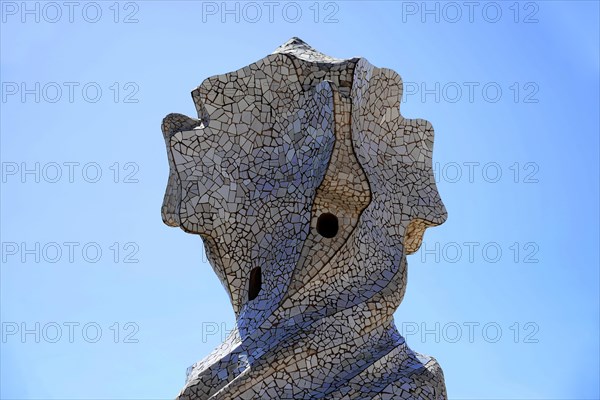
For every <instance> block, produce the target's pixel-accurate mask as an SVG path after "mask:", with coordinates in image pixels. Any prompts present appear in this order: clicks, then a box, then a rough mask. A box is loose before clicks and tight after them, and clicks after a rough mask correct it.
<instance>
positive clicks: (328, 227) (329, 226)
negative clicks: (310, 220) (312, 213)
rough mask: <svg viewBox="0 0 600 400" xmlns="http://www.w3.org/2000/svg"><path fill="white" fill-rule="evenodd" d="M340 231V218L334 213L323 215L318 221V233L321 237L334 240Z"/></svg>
mask: <svg viewBox="0 0 600 400" xmlns="http://www.w3.org/2000/svg"><path fill="white" fill-rule="evenodd" d="M338 229H339V225H338V218H337V217H336V216H335V215H333V214H332V213H323V214H321V215H319V218H318V219H317V232H319V235H321V236H323V237H326V238H332V237H334V236H335V235H337V233H338Z"/></svg>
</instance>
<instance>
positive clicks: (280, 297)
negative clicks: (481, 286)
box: [162, 38, 446, 400]
mask: <svg viewBox="0 0 600 400" xmlns="http://www.w3.org/2000/svg"><path fill="white" fill-rule="evenodd" d="M401 96H402V80H401V78H400V76H399V75H398V74H397V73H395V72H394V71H392V70H389V69H385V68H377V67H374V66H373V65H371V64H370V63H369V62H368V61H367V60H365V59H364V58H351V59H336V58H332V57H329V56H326V55H324V54H321V53H319V52H317V51H316V50H314V49H313V48H311V47H310V46H308V45H307V44H306V43H304V42H302V41H301V40H300V39H297V38H292V39H291V40H290V41H288V42H287V43H285V44H284V45H282V46H281V47H279V48H278V49H276V50H275V52H274V53H273V54H271V55H268V56H266V57H265V58H263V59H261V60H259V61H257V62H255V63H253V64H250V65H248V66H246V67H244V68H242V69H239V70H237V71H234V72H230V73H227V74H223V75H218V76H214V77H211V78H208V79H206V80H205V81H204V82H203V83H202V84H201V85H200V86H199V87H198V88H197V89H195V90H194V91H193V92H192V97H193V100H194V103H195V105H196V109H197V112H198V118H190V117H187V116H185V115H181V114H169V115H168V116H167V117H165V119H164V120H163V123H162V131H163V135H164V138H165V142H166V146H167V152H168V157H169V166H170V175H169V182H168V186H167V190H166V194H165V199H164V202H163V207H162V216H163V221H164V222H165V223H166V224H168V225H170V226H179V227H181V228H182V229H183V230H185V231H186V232H190V233H194V234H199V235H200V236H201V237H202V239H203V241H204V245H205V249H206V252H207V255H208V258H209V261H210V264H211V266H212V268H213V269H214V271H215V273H216V274H217V276H218V277H219V279H220V281H221V283H222V284H223V286H224V288H225V290H226V292H227V294H228V295H229V298H230V300H231V304H232V306H233V310H234V312H235V315H236V328H235V329H234V330H233V331H232V332H231V334H230V335H229V337H228V338H227V339H226V340H225V342H224V343H222V344H221V345H220V346H219V347H218V348H217V349H215V350H214V351H213V352H212V353H211V354H210V355H208V356H207V357H206V358H204V359H203V360H201V361H199V362H197V363H196V364H194V365H193V366H192V367H190V368H189V369H188V376H187V381H186V384H185V387H184V388H183V390H182V391H181V393H180V394H179V396H178V399H179V400H188V399H190V400H191V399H436V400H439V399H446V389H445V385H444V376H443V373H442V370H441V368H440V366H439V365H438V363H437V362H436V360H435V359H434V358H432V357H428V356H424V355H421V354H419V353H416V352H414V351H412V350H411V349H410V348H408V346H407V345H406V343H405V341H404V338H402V336H401V335H400V334H399V332H398V330H397V329H396V327H395V325H394V320H393V313H394V311H395V310H396V309H397V308H398V306H399V305H400V302H401V301H402V298H403V296H404V292H405V288H406V277H407V275H406V269H407V265H406V257H405V255H406V254H410V253H412V252H415V251H416V250H417V249H418V248H419V246H420V244H421V241H422V238H423V234H424V232H425V229H426V228H428V227H430V226H435V225H439V224H441V223H443V222H444V221H445V219H446V210H445V208H444V205H443V203H442V201H441V199H440V196H439V194H438V191H437V188H436V185H435V181H434V178H433V172H432V168H431V156H432V149H433V128H432V126H431V124H430V123H429V122H427V121H425V120H422V119H406V118H404V117H403V116H402V115H401V114H400V99H401Z"/></svg>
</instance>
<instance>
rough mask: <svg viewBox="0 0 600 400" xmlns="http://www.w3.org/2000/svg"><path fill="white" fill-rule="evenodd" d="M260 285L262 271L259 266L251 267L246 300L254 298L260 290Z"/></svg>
mask: <svg viewBox="0 0 600 400" xmlns="http://www.w3.org/2000/svg"><path fill="white" fill-rule="evenodd" d="M261 285H262V273H261V272H260V267H256V268H253V269H252V271H250V287H249V288H248V300H254V299H255V298H256V296H258V292H260V286H261Z"/></svg>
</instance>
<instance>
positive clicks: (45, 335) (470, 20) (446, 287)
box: [0, 1, 600, 399]
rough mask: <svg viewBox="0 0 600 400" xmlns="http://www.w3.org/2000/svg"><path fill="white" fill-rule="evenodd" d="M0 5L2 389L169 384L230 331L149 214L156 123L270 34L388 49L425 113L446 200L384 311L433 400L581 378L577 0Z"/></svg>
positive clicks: (595, 30) (221, 300)
mask: <svg viewBox="0 0 600 400" xmlns="http://www.w3.org/2000/svg"><path fill="white" fill-rule="evenodd" d="M23 4H25V6H24V5H23ZM469 4H471V3H469ZM0 7H1V11H2V21H1V22H2V23H1V39H0V44H1V64H0V66H1V79H0V80H1V82H2V88H1V96H2V98H1V100H0V101H1V103H0V106H1V118H0V131H1V161H2V186H1V189H2V191H1V201H2V206H1V218H2V226H1V235H2V238H1V242H2V264H1V270H0V272H1V284H0V285H1V294H0V300H1V318H0V319H1V321H2V340H1V342H0V346H1V347H0V349H1V360H0V361H1V364H0V366H1V372H0V378H1V385H0V386H1V389H0V390H1V391H0V397H1V398H2V399H92V398H93V399H156V398H161V399H162V398H173V397H174V396H175V395H176V394H177V393H178V391H179V389H180V388H181V387H182V386H183V382H184V378H185V370H186V368H187V367H188V366H189V365H191V364H192V363H194V362H195V361H197V360H199V359H201V358H202V357H204V356H205V355H207V354H208V353H209V352H210V351H211V350H212V349H213V348H214V347H215V346H216V345H217V344H218V343H219V342H220V341H221V340H222V337H223V336H224V335H225V334H226V331H227V330H228V329H231V328H232V327H233V324H234V320H233V312H232V310H231V307H230V305H229V303H228V300H227V296H226V294H225V291H224V290H223V288H222V287H221V286H220V284H219V282H218V280H217V278H216V276H214V274H213V272H212V270H211V268H210V266H209V265H208V264H207V262H206V257H205V256H204V253H203V249H202V244H201V241H200V239H199V238H198V237H196V236H192V235H188V234H185V233H184V232H183V231H181V230H178V229H172V228H168V227H167V226H165V225H163V224H162V222H161V218H160V206H161V202H162V196H163V193H164V188H165V185H166V180H167V174H168V166H167V159H166V153H165V149H164V143H163V140H162V136H161V132H160V122H161V120H162V118H163V117H164V116H165V115H166V114H168V113H170V112H180V113H184V114H188V115H190V116H194V115H195V110H194V105H193V103H192V101H191V97H190V91H191V90H192V89H193V88H194V87H195V86H197V85H199V84H200V83H201V82H202V80H203V79H205V78H207V77H209V76H211V75H214V74H218V73H224V72H228V71H232V70H235V69H237V68H240V67H242V66H244V65H247V64H249V63H250V62H253V61H256V60H258V59H260V58H262V57H264V56H265V55H267V54H269V53H271V52H272V51H273V50H274V49H275V48H276V47H277V46H279V45H280V44H282V43H283V42H285V41H287V40H288V39H289V38H291V37H292V36H298V37H300V38H302V39H303V40H305V41H306V42H308V43H309V44H310V45H312V46H313V47H315V48H317V49H318V50H320V51H322V52H324V53H326V54H329V55H332V56H335V57H340V58H348V57H353V56H363V57H365V58H367V59H368V60H369V61H370V62H371V63H373V64H374V65H376V66H379V67H387V68H391V69H394V70H395V71H397V72H398V73H399V74H400V75H401V76H402V78H403V80H404V83H405V97H404V100H403V103H402V106H401V112H402V113H403V115H405V116H406V117H409V118H426V119H428V120H429V121H431V122H432V123H433V125H434V127H435V135H436V137H435V149H434V166H435V168H436V173H437V177H438V188H439V191H440V193H441V196H442V199H443V201H444V203H445V205H446V208H447V209H448V213H449V218H448V221H447V222H446V223H445V224H444V225H442V226H440V227H437V228H434V229H430V230H429V231H427V233H426V236H425V240H424V244H423V247H422V249H421V250H420V251H419V252H417V253H415V254H414V255H411V256H409V257H408V264H409V283H408V288H407V292H406V295H405V298H404V302H403V303H402V304H401V306H400V308H399V309H398V311H397V312H396V314H395V319H396V323H397V325H398V327H399V329H401V330H402V331H403V332H404V334H405V336H406V338H407V341H408V343H409V345H410V346H411V347H412V348H413V349H415V350H417V351H419V352H422V353H425V354H431V355H433V356H435V357H436V358H437V359H438V361H439V362H440V364H441V365H442V367H443V369H444V373H445V377H446V384H447V388H448V393H449V396H450V398H452V399H597V398H599V397H600V392H599V381H598V376H599V375H600V371H599V356H600V354H599V352H600V349H599V343H598V341H599V339H598V338H599V311H600V310H599V258H598V243H599V232H598V230H599V215H598V208H599V207H598V204H599V199H598V197H599V181H600V179H599V176H598V175H599V174H598V171H599V153H598V152H599V142H598V140H599V139H598V138H599V114H598V112H599V111H598V110H599V109H600V107H599V90H598V88H599V80H598V76H599V69H600V64H599V54H598V51H599V50H598V49H599V48H600V45H599V43H598V41H599V39H598V37H599V22H598V21H599V6H598V2H595V1H570V2H567V1H539V2H512V1H511V2H497V3H495V2H474V3H473V4H472V5H465V3H464V2H449V3H448V2H426V3H424V2H406V1H405V2H393V1H385V2H383V1H382V2H361V1H340V2H317V3H315V2H275V3H274V5H273V6H269V5H268V3H265V2H254V3H252V5H250V6H249V5H247V3H235V2H229V3H227V5H226V6H223V4H222V3H221V2H194V1H171V2H166V1H138V2H119V3H115V2H112V1H109V2H101V1H99V2H96V3H94V2H76V3H75V4H74V5H73V6H68V5H65V4H64V3H63V2H56V3H45V2H27V3H22V2H12V1H2V2H0ZM69 7H71V8H69ZM269 7H272V8H269ZM227 10H229V12H228V11H227ZM236 19H237V20H236ZM28 171H29V172H28Z"/></svg>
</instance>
